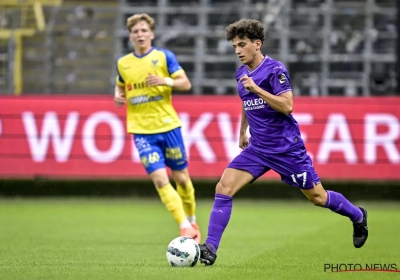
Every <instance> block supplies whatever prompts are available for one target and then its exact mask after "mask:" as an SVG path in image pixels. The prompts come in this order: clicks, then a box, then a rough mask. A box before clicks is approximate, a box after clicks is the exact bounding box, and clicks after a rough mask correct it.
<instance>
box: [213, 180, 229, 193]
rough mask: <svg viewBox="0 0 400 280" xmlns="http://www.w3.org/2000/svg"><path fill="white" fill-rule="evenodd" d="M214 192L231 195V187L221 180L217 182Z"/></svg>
mask: <svg viewBox="0 0 400 280" xmlns="http://www.w3.org/2000/svg"><path fill="white" fill-rule="evenodd" d="M215 192H216V193H218V194H224V195H229V196H232V188H231V187H229V184H225V183H224V182H223V181H220V182H218V184H217V186H216V187H215Z"/></svg>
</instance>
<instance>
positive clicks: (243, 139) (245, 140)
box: [239, 134, 249, 150]
mask: <svg viewBox="0 0 400 280" xmlns="http://www.w3.org/2000/svg"><path fill="white" fill-rule="evenodd" d="M248 145H249V137H247V135H246V134H243V135H240V137H239V148H241V149H243V150H244V149H245V148H247V146H248Z"/></svg>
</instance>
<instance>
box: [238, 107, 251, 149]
mask: <svg viewBox="0 0 400 280" xmlns="http://www.w3.org/2000/svg"><path fill="white" fill-rule="evenodd" d="M248 126H249V122H248V120H247V115H246V112H245V111H244V105H243V104H242V118H241V120H240V135H239V148H242V149H244V148H246V147H247V146H248V145H249V138H248V137H247V134H246V132H247V127H248Z"/></svg>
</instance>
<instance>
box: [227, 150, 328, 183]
mask: <svg viewBox="0 0 400 280" xmlns="http://www.w3.org/2000/svg"><path fill="white" fill-rule="evenodd" d="M228 168H233V169H241V170H245V171H248V172H250V173H251V174H252V175H253V177H254V179H253V180H252V181H251V183H253V182H254V181H255V180H257V178H259V177H260V176H262V175H263V174H264V173H266V172H268V171H269V170H271V169H272V170H274V171H275V172H276V173H278V174H279V175H280V176H281V179H282V182H284V183H287V184H289V185H291V186H295V187H298V188H300V189H304V190H307V189H312V188H313V187H314V183H315V184H319V183H320V179H319V177H318V174H317V173H316V172H315V169H314V166H313V164H312V160H311V158H310V156H309V155H308V154H307V151H306V148H305V147H303V148H301V149H299V150H295V151H290V152H287V153H282V154H267V153H262V152H259V151H256V150H254V149H252V148H251V146H250V147H248V148H246V149H245V150H243V151H242V152H241V153H240V154H239V155H238V156H236V158H234V159H233V160H232V162H231V163H229V165H228Z"/></svg>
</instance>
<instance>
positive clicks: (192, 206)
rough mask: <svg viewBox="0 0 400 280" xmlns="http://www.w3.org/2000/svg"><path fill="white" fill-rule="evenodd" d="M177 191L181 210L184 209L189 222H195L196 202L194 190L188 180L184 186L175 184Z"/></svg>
mask: <svg viewBox="0 0 400 280" xmlns="http://www.w3.org/2000/svg"><path fill="white" fill-rule="evenodd" d="M176 189H177V191H178V194H179V196H180V197H181V199H182V203H183V208H184V209H185V212H186V215H187V216H188V219H189V222H191V223H195V222H196V216H195V212H196V200H195V196H194V188H193V184H192V181H191V180H190V179H188V181H187V183H186V186H181V185H179V184H177V188H176Z"/></svg>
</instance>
